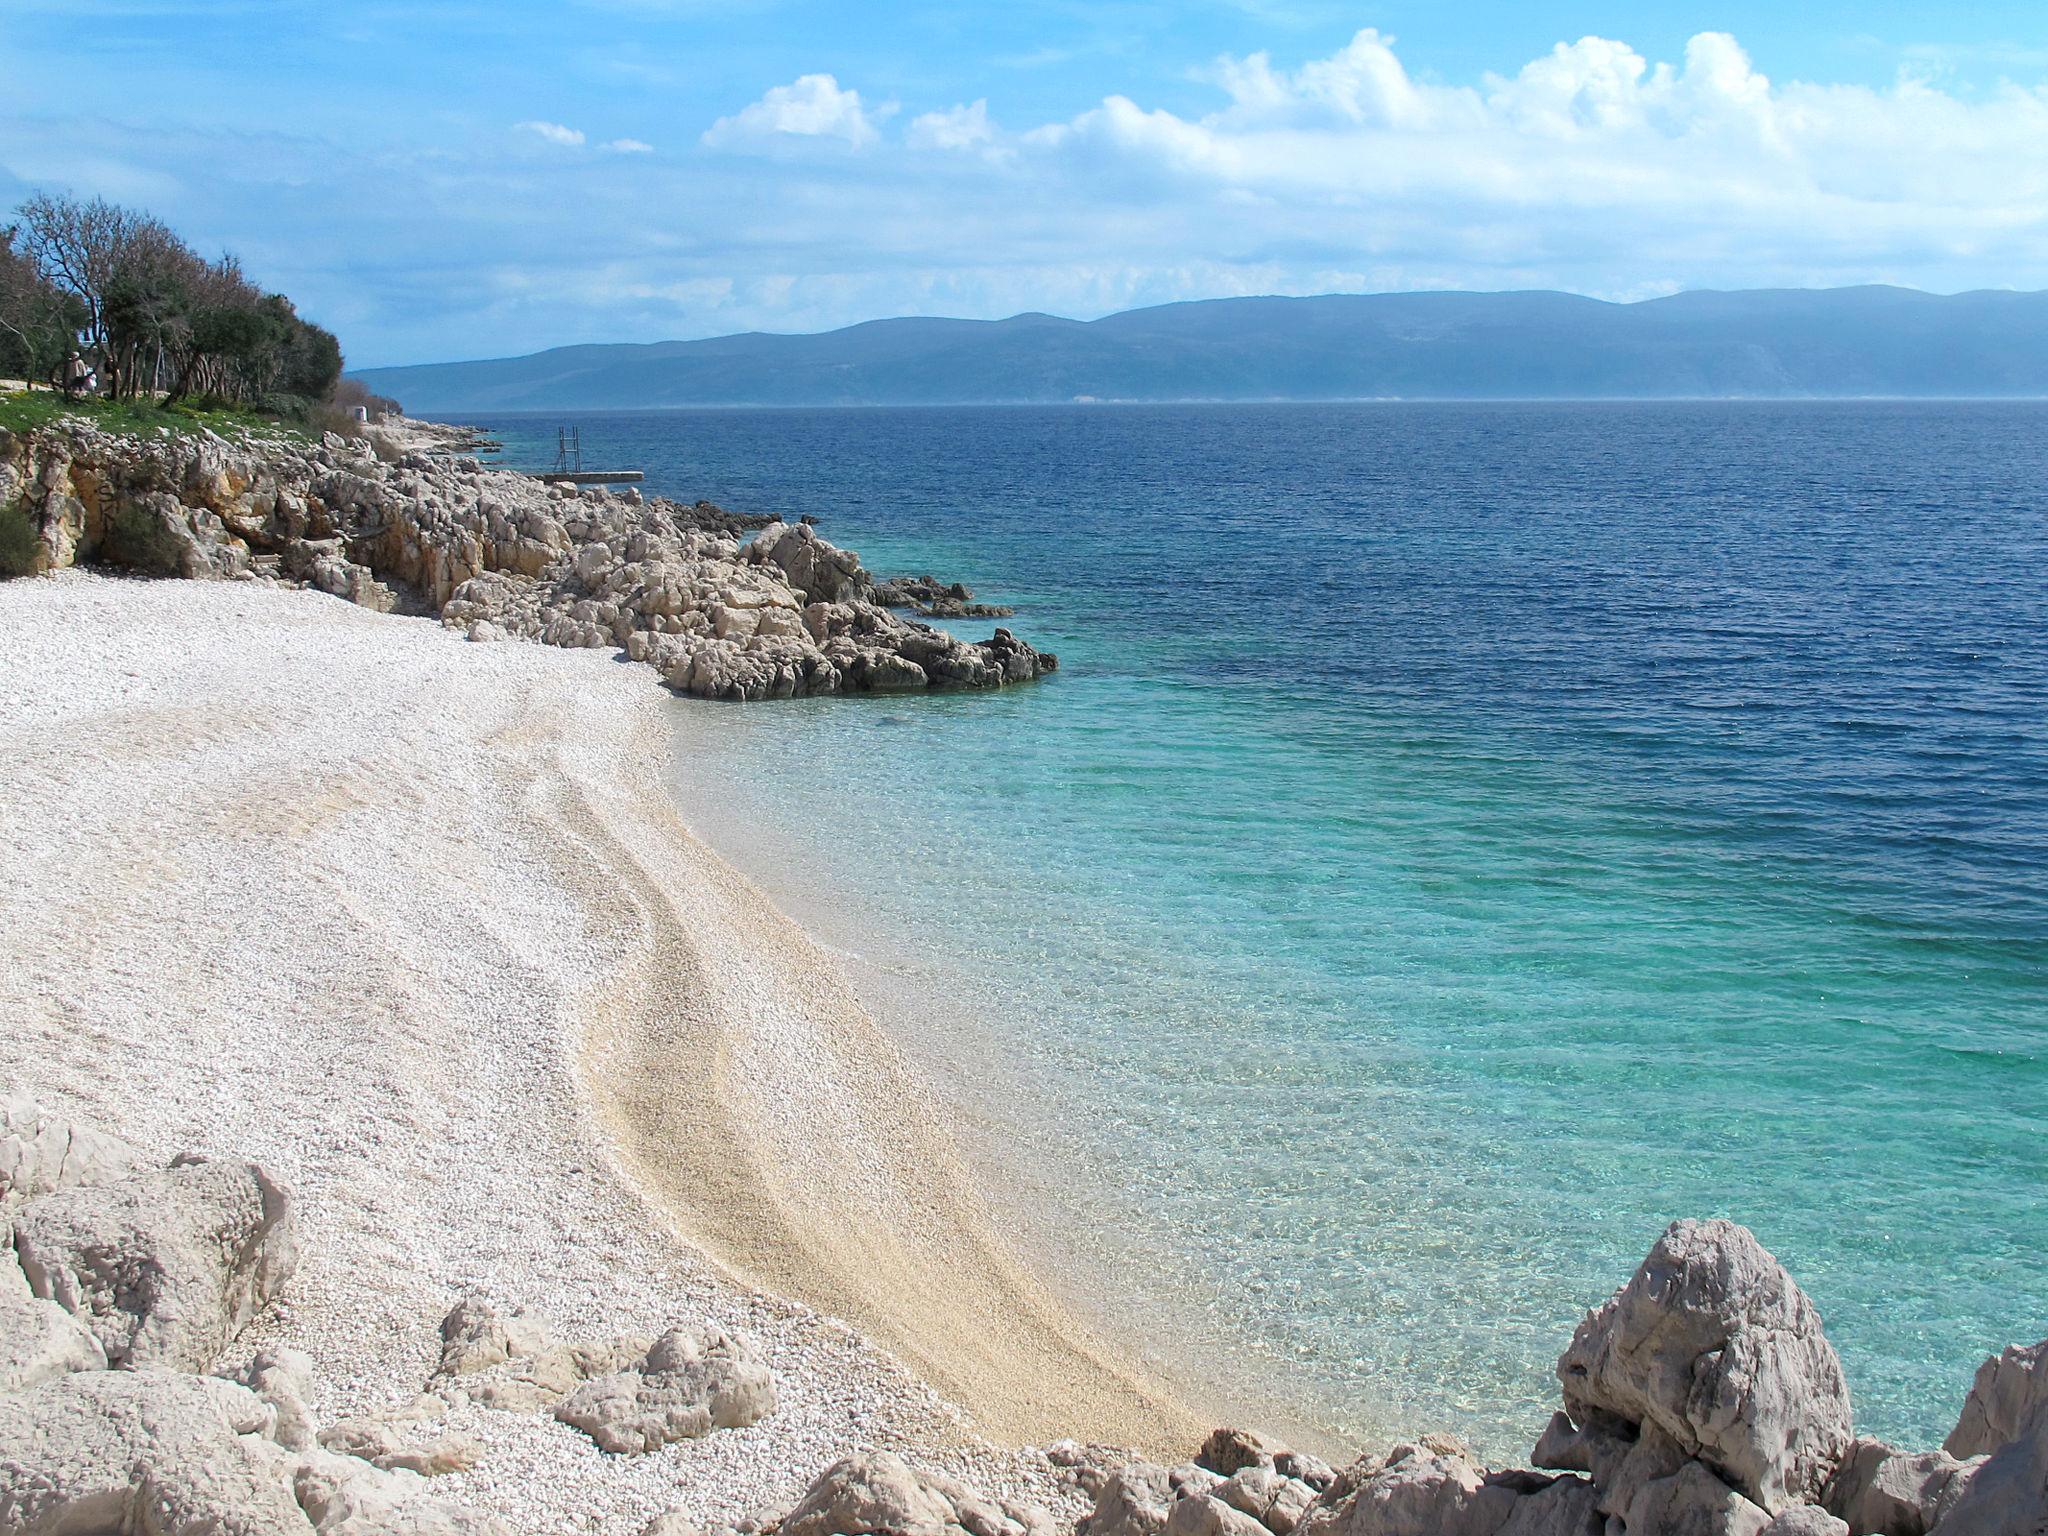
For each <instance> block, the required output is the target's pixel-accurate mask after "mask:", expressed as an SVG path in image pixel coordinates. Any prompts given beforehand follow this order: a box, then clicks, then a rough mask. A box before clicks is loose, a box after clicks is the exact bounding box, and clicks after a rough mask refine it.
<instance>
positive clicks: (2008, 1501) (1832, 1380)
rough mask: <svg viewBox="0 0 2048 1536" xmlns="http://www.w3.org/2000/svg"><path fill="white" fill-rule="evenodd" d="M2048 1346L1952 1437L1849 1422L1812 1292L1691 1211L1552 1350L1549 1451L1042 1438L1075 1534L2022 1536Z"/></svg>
mask: <svg viewBox="0 0 2048 1536" xmlns="http://www.w3.org/2000/svg"><path fill="white" fill-rule="evenodd" d="M2044 1360H2048V1343H2044V1344H2042V1345H2038V1346H2035V1347H2033V1348H2030V1349H2014V1350H2007V1351H2006V1352H2005V1354H2003V1355H2001V1356H1999V1357H1997V1358H1995V1359H1993V1360H1988V1361H1986V1362H1985V1364H1984V1367H1983V1368H1982V1369H1981V1370H1980V1371H1979V1372H1978V1373H1977V1382H1976V1385H1975V1386H1974V1387H1973V1388H1972V1390H1971V1393H1970V1397H1969V1400H1968V1402H1967V1403H1966V1404H1965V1406H1964V1409H1963V1415H1962V1420H1961V1422H1960V1423H1959V1424H1958V1425H1957V1428H1956V1432H1955V1433H1954V1434H1952V1435H1951V1436H1950V1437H1949V1450H1947V1451H1920V1452H1908V1451H1900V1450H1897V1449H1894V1448H1893V1447H1891V1446H1889V1445H1886V1444H1884V1443H1883V1442H1881V1441H1877V1440H1872V1439H1867V1438H1866V1439H1857V1438H1855V1437H1854V1433H1853V1430H1852V1428H1851V1421H1850V1415H1849V1394H1848V1388H1847V1386H1846V1384H1845V1382H1844V1380H1843V1375H1842V1368H1841V1363H1840V1361H1839V1360H1838V1359H1837V1357H1836V1355H1835V1352H1834V1349H1833V1347H1832V1346H1831V1345H1829V1344H1828V1342H1827V1339H1826V1337H1825V1335H1824V1334H1823V1333H1822V1331H1821V1321H1820V1317H1819V1314H1818V1313H1817V1312H1816V1311H1815V1310H1814V1308H1813V1304H1812V1303H1811V1302H1810V1301H1808V1299H1807V1298H1806V1296H1805V1295H1804V1294H1803V1293H1802V1292H1801V1291H1800V1289H1799V1287H1798V1286H1797V1285H1795V1284H1794V1283H1793V1282H1792V1279H1791V1277H1790V1276H1789V1275H1787V1274H1786V1273H1785V1271H1784V1269H1783V1268H1782V1267H1781V1266H1780V1265H1779V1264H1778V1262H1777V1260H1775V1259H1774V1258H1772V1257H1771V1255H1770V1254H1769V1253H1767V1252H1765V1251H1764V1249H1763V1247H1762V1246H1761V1245H1760V1244H1759V1243H1758V1242H1757V1240H1756V1238H1755V1237H1754V1236H1753V1235H1751V1234H1750V1233H1749V1232H1748V1231H1747V1230H1745V1229H1744V1228H1742V1227H1739V1226H1736V1225H1734V1224H1733V1223H1731V1222H1726V1221H1681V1222H1675V1223H1673V1225H1672V1226H1671V1227H1670V1228H1669V1229H1668V1230H1667V1231H1666V1232H1665V1233H1664V1235H1663V1236H1662V1237H1660V1238H1659V1239H1658V1241H1657V1243H1656V1245H1655V1246H1654V1247H1653V1248H1652V1249H1651V1250H1650V1253H1649V1256H1648V1257H1647V1258H1646V1259H1645V1260H1644V1261H1643V1264H1642V1266H1641V1267H1640V1268H1639V1269H1638V1270H1637V1271H1636V1273H1635V1275H1634V1276H1633V1277H1632V1278H1631V1279H1630V1280H1629V1282H1628V1284H1627V1285H1625V1286H1623V1287H1622V1289H1621V1290H1619V1291H1617V1292H1616V1293H1615V1295H1614V1296H1613V1298H1612V1299H1610V1300H1609V1301H1607V1302H1605V1303H1603V1304H1602V1305H1601V1306H1599V1307H1596V1308H1595V1309H1594V1310H1593V1311H1591V1312H1589V1313H1588V1314H1587V1315H1586V1318H1585V1320H1584V1321H1583V1322H1582V1323H1581V1324H1580V1325H1579V1328H1578V1330H1577V1332H1576V1333H1575V1334H1574V1336H1573V1338H1572V1341H1571V1344H1570V1345H1569V1347H1568V1348H1567V1349H1566V1350H1565V1352H1564V1354H1563V1356H1562V1357H1560V1359H1559V1361H1558V1381H1559V1385H1560V1387H1561V1389H1562V1396H1563V1399H1564V1409H1563V1410H1562V1411H1561V1412H1559V1413H1557V1414H1556V1415H1554V1416H1553V1418H1552V1420H1551V1422H1550V1425H1549V1427H1548V1428H1547V1429H1546V1430H1545V1431H1544V1433H1543V1435H1542V1437H1541V1439H1540V1440H1539V1441H1538V1442H1537V1445H1536V1448H1535V1451H1534V1454H1533V1458H1532V1459H1533V1460H1534V1462H1535V1463H1536V1465H1537V1467H1539V1468H1542V1469H1544V1470H1540V1471H1538V1470H1527V1469H1522V1468H1509V1469H1505V1470H1498V1469H1491V1468H1488V1467H1485V1466H1482V1465H1480V1464H1479V1462H1478V1461H1476V1460H1475V1459H1474V1458H1473V1456H1472V1455H1471V1454H1470V1453H1469V1452H1468V1451H1467V1450H1466V1449H1465V1448H1464V1447H1463V1446H1461V1445H1460V1444H1459V1443H1458V1442H1457V1441H1455V1440H1452V1439H1449V1438H1446V1437H1442V1436H1434V1435H1432V1436H1428V1437H1425V1438H1424V1439H1422V1440H1420V1441H1415V1442H1412V1443H1406V1444H1401V1445H1397V1446H1394V1447H1393V1448H1391V1449H1390V1450H1387V1451H1385V1452H1383V1453H1373V1454H1369V1455H1366V1456H1363V1457H1360V1458H1359V1459H1358V1460H1357V1461H1356V1462H1354V1463H1352V1464H1351V1465H1350V1466H1349V1467H1346V1468H1345V1469H1344V1470H1343V1471H1342V1472H1338V1473H1335V1474H1332V1473H1331V1471H1330V1469H1329V1468H1328V1467H1326V1466H1324V1465H1323V1464H1322V1463H1320V1462H1317V1461H1315V1460H1314V1458H1312V1457H1302V1456H1299V1455H1297V1454H1296V1453H1294V1452H1292V1451H1289V1450H1287V1449H1286V1448H1285V1447H1284V1446H1281V1445H1279V1444H1277V1443H1276V1442H1273V1441H1270V1440H1267V1439H1265V1438H1264V1437H1262V1436H1259V1435H1256V1434H1252V1433H1249V1432H1247V1431H1244V1430H1237V1429H1219V1430H1217V1431H1216V1432H1215V1433H1214V1434H1212V1435H1210V1436H1209V1438H1208V1439H1207V1440H1206V1441H1204V1442H1203V1444H1202V1447H1201V1450H1200V1452H1199V1453H1198V1454H1197V1456H1196V1458H1195V1460H1194V1461H1192V1462H1189V1463H1186V1464H1184V1465H1182V1466H1178V1467H1173V1468H1167V1467H1163V1466H1159V1465H1156V1464H1153V1463H1150V1462H1144V1461H1136V1462H1127V1463H1125V1464H1123V1465H1121V1466H1119V1467H1116V1468H1115V1469H1114V1470H1111V1471H1108V1472H1103V1473H1098V1472H1097V1471H1096V1470H1095V1457H1094V1455H1093V1454H1092V1453H1091V1452H1088V1451H1085V1450H1084V1449H1083V1448H1081V1447H1078V1446H1074V1445H1072V1444H1071V1442H1063V1443H1062V1444H1061V1445H1058V1446H1054V1447H1052V1448H1051V1450H1050V1451H1049V1453H1048V1455H1049V1459H1051V1460H1052V1461H1053V1462H1054V1463H1055V1464H1056V1465H1059V1466H1063V1467H1068V1468H1070V1469H1072V1475H1074V1476H1075V1478H1076V1481H1077V1483H1078V1484H1079V1485H1080V1486H1081V1487H1083V1488H1084V1489H1087V1490H1088V1491H1090V1492H1092V1494H1093V1496H1094V1507H1093V1509H1092V1510H1091V1511H1090V1512H1089V1514H1088V1515H1087V1516H1086V1518H1084V1519H1083V1520H1082V1521H1081V1522H1080V1524H1079V1526H1078V1527H1077V1536H1991V1533H1993V1532H1998V1533H2003V1536H2022V1533H2030V1532H2040V1531H2048V1408H2044V1407H2043V1406H2042V1405H2041V1404H2040V1402H2039V1400H2038V1399H2039V1394H2040V1390H2041V1383H2040V1375H2039V1373H2040V1370H2041V1366H2042V1362H2043V1361H2044ZM1958 1449H1960V1450H1964V1451H1968V1452H1970V1453H1971V1455H1969V1456H1959V1455H1955V1454H1951V1452H1952V1451H1955V1450H1958Z"/></svg>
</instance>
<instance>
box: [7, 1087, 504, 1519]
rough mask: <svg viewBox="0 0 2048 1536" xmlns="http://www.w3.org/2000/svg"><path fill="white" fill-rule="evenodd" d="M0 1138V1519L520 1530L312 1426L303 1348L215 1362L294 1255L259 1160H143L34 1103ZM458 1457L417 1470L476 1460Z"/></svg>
mask: <svg viewBox="0 0 2048 1536" xmlns="http://www.w3.org/2000/svg"><path fill="white" fill-rule="evenodd" d="M0 1135H4V1138H5V1140H4V1151H0V1160H4V1167H5V1168H6V1170H7V1177H8V1187H9V1189H10V1191H11V1199H10V1204H11V1205H12V1206H13V1209H12V1210H6V1211H0V1235H6V1236H9V1237H10V1239H11V1240H10V1241H9V1242H7V1243H6V1244H5V1245H4V1246H0V1531H4V1532H7V1533H9V1536H88V1533H90V1536H207V1533H218V1536H315V1533H318V1536H510V1533H509V1532H508V1531H507V1530H506V1528H505V1527H504V1526H503V1525H502V1524H500V1523H499V1522H498V1521H497V1520H495V1519H493V1518H491V1517H489V1516H486V1515H482V1514H479V1513H477V1512H476V1511H475V1510H472V1509H469V1508H467V1507H465V1506H463V1505H461V1504H458V1503H454V1502H451V1501H447V1500H443V1499H437V1498H431V1497H425V1496H422V1494H421V1493H420V1489H421V1488H422V1486H423V1483H422V1479H421V1478H420V1477H419V1476H418V1475H416V1473H415V1472H414V1471H408V1470H402V1468H404V1467H406V1466H408V1465H417V1464H416V1463H408V1462H406V1461H404V1460H402V1459H400V1457H399V1455H398V1454H395V1453H394V1454H391V1455H387V1456H386V1457H385V1458H384V1461H383V1464H382V1465H375V1464H372V1462H371V1461H369V1460H365V1459H363V1458H361V1457H358V1456H355V1455H349V1454H340V1453H338V1451H337V1449H336V1448H335V1447H336V1445H337V1443H341V1444H344V1445H347V1446H353V1445H354V1444H356V1443H368V1438H369V1437H366V1433H365V1431H364V1430H363V1429H362V1428H361V1427H360V1426H358V1425H353V1424H345V1425H342V1426H337V1428H338V1429H339V1431H340V1433H338V1434H337V1433H335V1432H333V1431H332V1430H331V1431H330V1432H329V1433H327V1434H321V1433H320V1432H319V1431H318V1429H317V1427H316V1425H315V1424H314V1421H313V1416H312V1413H311V1410H310V1408H309V1407H308V1403H309V1402H310V1400H311V1399H312V1397H313V1385H312V1362H311V1360H310V1359H308V1358H307V1357H306V1356H305V1355H304V1354H302V1353H300V1352H298V1351H296V1350H290V1349H267V1350H263V1351H260V1352H258V1353H257V1354H255V1355H254V1356H253V1357H251V1358H249V1359H248V1360H247V1361H246V1362H245V1363H244V1364H242V1365H241V1366H240V1367H239V1368H237V1369H234V1370H231V1371H228V1372H224V1373H223V1374H220V1375H204V1374H200V1373H201V1372H203V1371H205V1370H207V1369H209V1368H210V1367H211V1366H212V1365H213V1364H214V1363H215V1361H216V1359H217V1357H218V1356H219V1355H220V1354H221V1353H222V1352H223V1351H224V1350H225V1349H227V1348H228V1347H230V1346H231V1345H232V1343H233V1341H234V1338H235V1335H236V1334H237V1333H239V1332H240V1331H241V1329H242V1327H243V1326H244V1325H245V1324H246V1323H247V1322H249V1321H250V1320H251V1318H252V1317H253V1316H254V1314H255V1313H256V1312H257V1311H258V1310H259V1309H260V1308H262V1307H263V1306H264V1305H266V1304H267V1303H268V1302H269V1301H270V1300H271V1299H272V1298H273V1297H274V1296H275V1295H276V1293H277V1291H278V1289H279V1288H280V1287H281V1286H282V1285H283V1284H284V1283H285V1281H286V1280H287V1279H288V1278H289V1277H290V1275H291V1272H292V1267H293V1264H294V1262H295V1257H296V1249H295V1246H294V1243H293V1239H292V1221H291V1207H290V1199H289V1196H288V1195H287V1193H286V1192H285V1190H284V1189H283V1188H282V1186H280V1185H278V1184H277V1183H276V1182H275V1181H274V1180H272V1179H271V1178H270V1177H269V1175H267V1174H266V1173H265V1172H264V1171H263V1170H262V1169H261V1168H259V1167H258V1166H257V1165H255V1164H253V1163H240V1162H231V1161H220V1160H211V1159H205V1158H197V1157H181V1158H179V1159H177V1160H175V1161H174V1162H173V1163H172V1164H171V1166H170V1167H169V1168H165V1169H154V1170H152V1169H146V1168H144V1167H143V1164H142V1160H141V1159H140V1158H138V1157H137V1156H136V1155H135V1153H134V1152H133V1150H132V1149H130V1148H128V1147H127V1146H125V1144H123V1143H120V1142H117V1141H115V1140H114V1139H113V1138H111V1137H106V1136H104V1135H101V1134H100V1133H98V1132H96V1131H93V1130H91V1129H90V1128H88V1127H83V1126H79V1125H75V1124H72V1123H70V1122H68V1121H66V1120H64V1119H63V1118H62V1117H59V1116H56V1115H52V1114H50V1113H49V1112H47V1111H45V1110H43V1109H41V1108H39V1107H37V1106H34V1105H28V1104H24V1103H22V1102H21V1101H11V1102H9V1103H8V1104H7V1106H6V1109H5V1113H4V1117H0ZM110 1366H111V1367H115V1368H112V1369H110V1368H109V1367H110ZM376 1448H378V1449H388V1447H387V1446H386V1445H385V1444H384V1442H382V1441H378V1442H377V1444H376ZM443 1449H444V1451H445V1446H444V1447H443ZM469 1459H473V1457H471V1458H469ZM443 1460H444V1462H447V1464H446V1465H443V1466H431V1465H427V1466H419V1468H418V1470H420V1471H435V1470H452V1469H453V1467H454V1465H455V1464H457V1463H458V1462H459V1464H460V1465H467V1464H468V1460H467V1459H462V1458H455V1459H454V1460H453V1461H450V1460H449V1459H448V1458H447V1457H446V1456H445V1455H444V1457H443Z"/></svg>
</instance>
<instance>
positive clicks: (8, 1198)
mask: <svg viewBox="0 0 2048 1536" xmlns="http://www.w3.org/2000/svg"><path fill="white" fill-rule="evenodd" d="M141 1165H142V1164H141V1159H139V1158H138V1157H137V1156H136V1155H135V1149H134V1148H133V1147H131V1146H129V1145H128V1144H127V1143H126V1142H124V1141H122V1140H120V1139H119V1138H118V1137H114V1136H109V1135H107V1134H106V1133H105V1132H103V1131H97V1130H94V1129H93V1128H92V1127H90V1126H85V1125H79V1124H77V1123H76V1122H74V1121H72V1120H68V1119H66V1118H65V1117H64V1116H62V1115H59V1114H56V1113H55V1112H53V1111H51V1110H47V1109H45V1108H43V1107H42V1105H40V1104H37V1103H35V1102H34V1101H33V1100H30V1099H23V1098H6V1099H0V1213H4V1212H6V1211H9V1210H12V1209H14V1208H15V1207H17V1206H19V1205H21V1203H22V1202H23V1201H25V1200H33V1199H34V1198H35V1197H36V1196H37V1195H47V1194H49V1193H50V1192H51V1191H52V1190H57V1189H63V1188H65V1187H66V1186H68V1185H73V1184H93V1183H104V1182H105V1181H106V1180H108V1179H114V1178H119V1177H120V1176H121V1175H122V1174H124V1173H129V1172H132V1171H133V1170H134V1169H136V1168H139V1167H140V1166H141Z"/></svg>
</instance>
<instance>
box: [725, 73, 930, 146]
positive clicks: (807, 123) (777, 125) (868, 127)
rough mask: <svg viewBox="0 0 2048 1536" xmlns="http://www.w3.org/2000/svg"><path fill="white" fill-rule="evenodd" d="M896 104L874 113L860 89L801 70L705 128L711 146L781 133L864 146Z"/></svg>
mask: <svg viewBox="0 0 2048 1536" xmlns="http://www.w3.org/2000/svg"><path fill="white" fill-rule="evenodd" d="M894 110H895V108H894V106H893V105H885V106H883V107H882V108H880V109H879V110H878V111H876V112H874V113H870V112H869V111H868V109H867V108H866V107H865V106H864V105H862V103H861V99H860V92H859V91H854V90H841V89H840V87H839V82H838V81H837V80H835V79H834V78H833V77H832V76H830V75H801V76H799V77H798V78H797V79H796V80H794V81H792V82H791V83H790V84H788V85H778V86H776V87H775V88H774V89H772V90H770V91H769V92H768V93H767V94H766V95H764V96H763V97H762V98H761V99H760V100H759V101H757V102H754V103H753V104H752V105H750V106H747V107H743V108H742V109H741V110H739V111H738V112H735V113H734V114H733V115H732V116H731V117H721V118H720V119H719V120H718V121H717V122H715V123H713V124H712V125H711V126H710V127H709V128H707V129H705V130H704V143H705V144H706V145H708V146H709V147H711V148H713V149H747V148H756V147H760V146H763V145H765V144H772V143H774V142H775V141H776V140H777V139H789V138H799V139H839V140H843V141H844V142H845V143H846V144H848V145H850V146H851V147H853V148H854V149H861V148H865V147H866V146H867V145H869V144H872V143H874V142H875V140H876V139H877V138H878V137H879V136H880V131H879V129H878V128H877V127H876V123H877V121H878V120H879V119H881V118H884V117H887V116H888V115H889V114H890V113H891V112H893V111H894Z"/></svg>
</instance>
